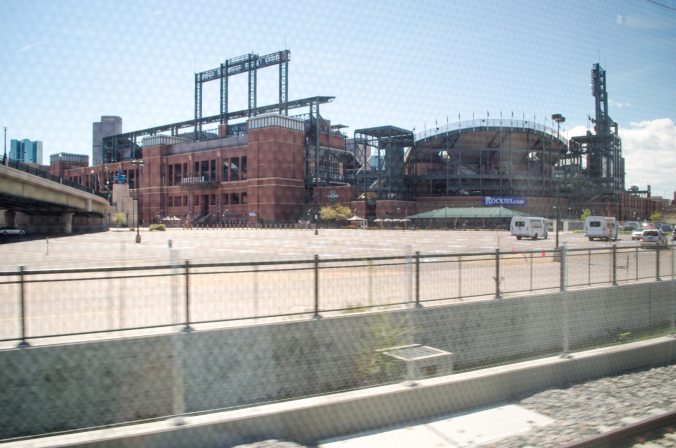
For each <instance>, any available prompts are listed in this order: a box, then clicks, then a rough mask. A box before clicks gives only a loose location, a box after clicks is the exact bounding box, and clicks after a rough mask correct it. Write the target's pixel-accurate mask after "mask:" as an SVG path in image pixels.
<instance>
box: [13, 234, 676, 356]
mask: <svg viewBox="0 0 676 448" xmlns="http://www.w3.org/2000/svg"><path fill="white" fill-rule="evenodd" d="M675 252H676V251H674V250H673V249H664V248H656V249H649V250H648V249H642V248H639V247H622V248H619V247H617V246H615V245H613V246H612V247H603V248H585V249H569V250H566V249H565V248H561V249H559V250H536V251H521V252H501V251H500V250H497V249H496V250H495V251H493V252H484V253H446V254H438V253H433V254H422V253H420V252H415V253H410V254H407V255H404V256H381V257H355V258H331V259H322V258H320V257H319V256H317V255H315V256H314V257H313V258H312V259H304V260H283V261H264V262H246V263H219V262H208V263H204V262H202V263H193V262H191V261H190V260H179V259H178V255H177V252H175V251H173V250H170V259H169V262H168V263H167V264H155V265H146V266H111V267H105V268H101V267H95V268H94V267H91V268H66V269H30V268H26V267H24V266H19V267H18V268H17V269H15V270H12V271H5V272H0V298H1V299H2V300H1V301H0V320H2V321H3V326H2V328H0V342H12V341H18V342H19V345H20V346H25V345H27V344H28V341H30V340H31V339H42V338H56V337H72V336H83V335H92V336H93V335H96V334H101V333H118V332H123V331H130V330H152V329H161V328H165V329H167V330H172V329H174V328H182V329H184V330H190V329H192V328H194V327H195V325H206V324H216V323H227V322H234V321H247V320H250V321H261V320H263V319H265V320H266V321H269V320H280V319H289V318H303V317H306V318H314V319H318V318H321V317H322V316H323V315H335V314H347V313H353V312H360V311H367V310H371V309H392V308H396V307H404V306H411V307H422V306H425V305H428V304H435V303H440V304H441V303H452V302H453V301H458V300H467V299H478V298H489V299H501V298H503V297H504V296H505V295H507V294H523V293H533V292H538V291H547V290H551V291H557V290H565V289H567V288H574V287H589V286H595V285H597V286H598V285H619V284H623V283H631V282H641V281H661V280H663V279H671V280H672V281H674V258H675V257H674V254H675Z"/></svg>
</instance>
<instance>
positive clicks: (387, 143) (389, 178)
mask: <svg viewBox="0 0 676 448" xmlns="http://www.w3.org/2000/svg"><path fill="white" fill-rule="evenodd" d="M413 144H414V137H413V132H411V131H408V130H406V129H401V128H398V127H396V126H379V127H373V128H365V129H357V130H356V131H354V145H355V153H359V155H360V156H361V158H362V159H361V160H359V161H358V162H359V163H361V168H359V169H358V170H352V171H350V181H351V183H352V184H353V185H354V186H355V189H356V192H357V196H360V197H362V196H363V197H365V198H368V199H371V200H373V199H410V197H411V192H410V188H409V186H408V184H407V182H406V176H405V170H404V156H405V154H407V153H408V154H410V150H411V148H412V147H413ZM357 148H359V150H358V151H357Z"/></svg>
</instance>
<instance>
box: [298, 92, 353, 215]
mask: <svg viewBox="0 0 676 448" xmlns="http://www.w3.org/2000/svg"><path fill="white" fill-rule="evenodd" d="M323 103H325V102H320V101H315V102H313V103H312V104H311V105H310V112H309V114H308V115H307V116H305V117H304V118H305V120H306V128H305V190H306V202H311V201H312V197H313V190H314V188H315V187H318V186H327V185H336V184H344V183H345V182H346V177H345V168H346V167H350V168H352V167H354V166H355V160H354V154H353V153H351V152H349V151H346V150H345V149H344V148H334V147H332V145H331V144H330V142H329V140H330V139H331V136H332V135H333V136H338V135H339V136H341V137H342V134H340V129H342V128H343V127H345V126H343V125H335V126H332V125H331V122H330V121H329V120H326V119H324V118H322V116H321V114H320V113H319V106H320V104H323ZM323 139H325V140H323Z"/></svg>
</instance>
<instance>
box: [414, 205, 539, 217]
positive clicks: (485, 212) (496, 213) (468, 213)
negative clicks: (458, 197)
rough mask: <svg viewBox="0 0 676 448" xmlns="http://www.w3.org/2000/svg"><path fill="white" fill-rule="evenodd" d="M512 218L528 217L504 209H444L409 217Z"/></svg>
mask: <svg viewBox="0 0 676 448" xmlns="http://www.w3.org/2000/svg"><path fill="white" fill-rule="evenodd" d="M514 216H528V214H527V213H523V212H517V211H514V210H510V209H508V208H505V207H453V208H451V207H444V208H440V209H437V210H431V211H429V212H424V213H418V214H417V215H413V216H409V218H411V219H447V218H450V219H454V218H486V219H490V218H512V217H514Z"/></svg>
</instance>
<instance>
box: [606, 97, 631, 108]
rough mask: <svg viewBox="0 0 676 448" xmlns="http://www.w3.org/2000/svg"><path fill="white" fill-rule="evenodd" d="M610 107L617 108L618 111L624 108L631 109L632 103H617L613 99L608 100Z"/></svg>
mask: <svg viewBox="0 0 676 448" xmlns="http://www.w3.org/2000/svg"><path fill="white" fill-rule="evenodd" d="M608 105H610V106H612V107H617V108H618V109H622V108H623V107H631V103H622V102H620V101H615V100H613V99H611V98H608Z"/></svg>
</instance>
